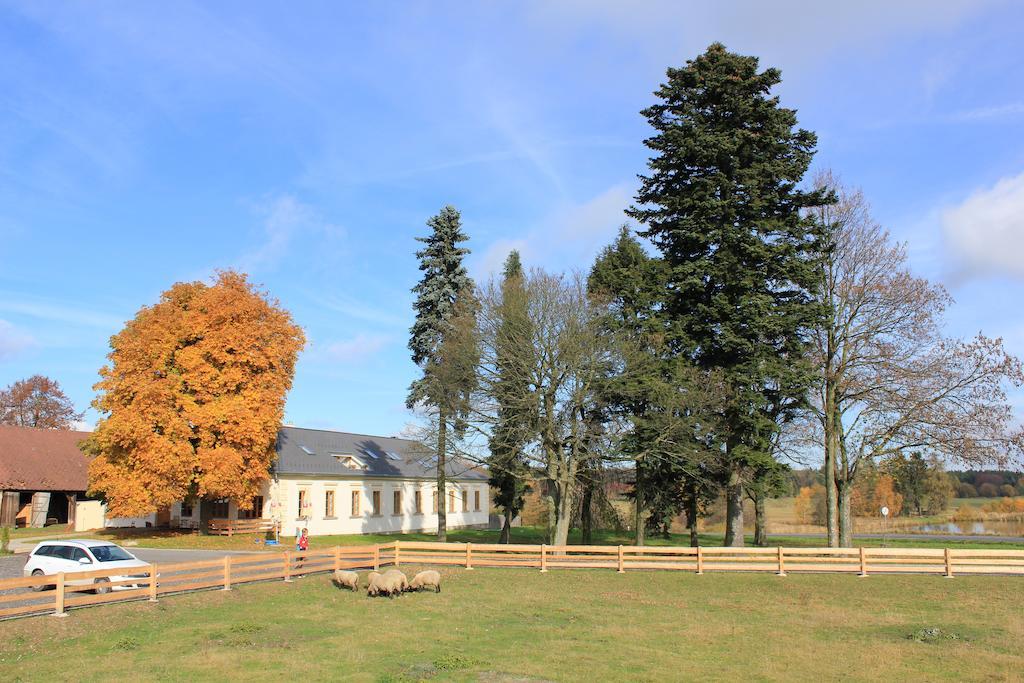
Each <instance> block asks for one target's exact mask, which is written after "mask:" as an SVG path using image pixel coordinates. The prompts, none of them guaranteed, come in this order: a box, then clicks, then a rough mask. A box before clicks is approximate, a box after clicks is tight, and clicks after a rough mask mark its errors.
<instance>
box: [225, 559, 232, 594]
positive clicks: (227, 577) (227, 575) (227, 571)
mask: <svg viewBox="0 0 1024 683" xmlns="http://www.w3.org/2000/svg"><path fill="white" fill-rule="evenodd" d="M224 590H226V591H229V590H231V556H230V555H225V556H224Z"/></svg>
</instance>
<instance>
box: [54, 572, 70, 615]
mask: <svg viewBox="0 0 1024 683" xmlns="http://www.w3.org/2000/svg"><path fill="white" fill-rule="evenodd" d="M64 598H65V591H64V572H61V573H59V574H57V593H56V596H55V598H54V603H55V604H54V607H53V616H55V617H66V616H67V615H68V613H67V612H65V611H64Z"/></svg>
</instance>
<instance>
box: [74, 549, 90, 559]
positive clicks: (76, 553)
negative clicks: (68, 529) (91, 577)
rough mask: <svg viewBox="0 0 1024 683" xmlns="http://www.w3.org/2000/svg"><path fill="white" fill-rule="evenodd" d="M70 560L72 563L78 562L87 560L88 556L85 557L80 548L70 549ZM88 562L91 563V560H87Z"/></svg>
mask: <svg viewBox="0 0 1024 683" xmlns="http://www.w3.org/2000/svg"><path fill="white" fill-rule="evenodd" d="M71 559H72V560H73V561H75V562H78V561H79V560H82V559H86V560H89V556H88V555H86V554H85V551H84V550H82V549H81V548H72V549H71ZM89 561H90V562H92V560H89Z"/></svg>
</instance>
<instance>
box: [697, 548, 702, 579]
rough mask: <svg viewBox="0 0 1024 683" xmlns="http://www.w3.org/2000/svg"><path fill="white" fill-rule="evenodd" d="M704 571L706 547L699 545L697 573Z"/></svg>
mask: <svg viewBox="0 0 1024 683" xmlns="http://www.w3.org/2000/svg"><path fill="white" fill-rule="evenodd" d="M703 573H704V548H702V547H701V546H697V574H703Z"/></svg>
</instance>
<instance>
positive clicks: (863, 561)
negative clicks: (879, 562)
mask: <svg viewBox="0 0 1024 683" xmlns="http://www.w3.org/2000/svg"><path fill="white" fill-rule="evenodd" d="M867 575H868V558H867V553H866V552H865V551H864V546H861V547H860V574H858V575H857V576H859V577H861V578H864V577H865V576H867Z"/></svg>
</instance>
